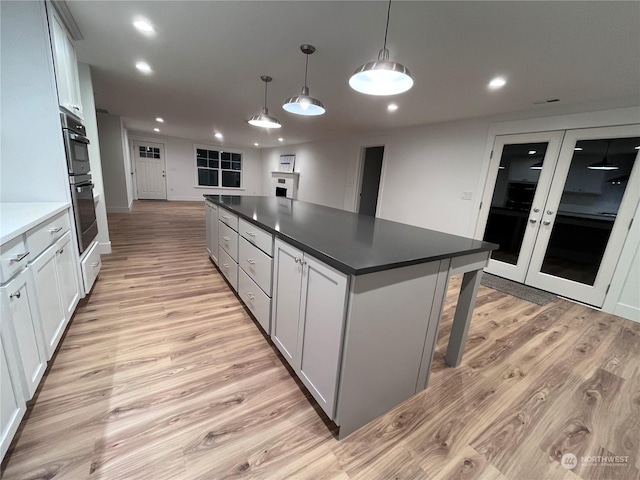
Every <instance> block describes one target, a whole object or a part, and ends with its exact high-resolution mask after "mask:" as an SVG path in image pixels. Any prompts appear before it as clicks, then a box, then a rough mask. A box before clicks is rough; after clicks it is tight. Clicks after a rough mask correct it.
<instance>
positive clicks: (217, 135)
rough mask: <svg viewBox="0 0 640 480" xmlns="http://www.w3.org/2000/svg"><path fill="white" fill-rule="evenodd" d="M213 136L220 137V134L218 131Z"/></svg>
mask: <svg viewBox="0 0 640 480" xmlns="http://www.w3.org/2000/svg"><path fill="white" fill-rule="evenodd" d="M214 137H216V138H222V134H221V133H220V132H216V133H215V135H214Z"/></svg>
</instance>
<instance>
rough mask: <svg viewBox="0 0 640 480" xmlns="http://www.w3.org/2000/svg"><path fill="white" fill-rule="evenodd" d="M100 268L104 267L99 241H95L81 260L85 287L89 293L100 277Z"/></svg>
mask: <svg viewBox="0 0 640 480" xmlns="http://www.w3.org/2000/svg"><path fill="white" fill-rule="evenodd" d="M100 268H102V261H101V260H100V248H99V246H98V242H97V241H94V242H93V243H92V244H91V246H90V247H89V249H88V250H87V253H86V254H84V258H83V259H82V260H81V261H80V269H81V270H82V281H83V287H84V291H85V293H86V294H87V295H88V294H89V292H90V291H91V289H92V288H93V284H94V283H95V281H96V279H97V278H98V274H99V273H100Z"/></svg>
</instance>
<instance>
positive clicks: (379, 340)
mask: <svg viewBox="0 0 640 480" xmlns="http://www.w3.org/2000/svg"><path fill="white" fill-rule="evenodd" d="M446 262H447V264H448V262H449V261H448V260H447V261H446ZM440 264H441V262H440V261H436V262H431V263H424V264H419V265H412V266H409V267H404V268H397V269H393V270H388V271H384V272H376V273H371V274H367V275H358V276H354V277H352V279H351V288H350V293H349V296H350V301H349V310H348V312H347V322H346V328H345V339H344V349H343V356H342V369H341V377H340V388H339V391H338V404H337V409H336V418H335V421H336V424H338V425H339V426H340V433H339V438H340V439H342V438H344V437H346V436H347V435H349V434H350V433H352V432H354V431H356V430H357V429H359V428H360V427H362V426H364V425H365V424H367V423H369V422H370V421H371V420H373V419H375V418H377V417H379V416H380V415H382V414H383V413H385V412H387V411H389V410H390V409H392V408H393V407H395V406H396V405H398V404H399V403H401V402H402V401H404V400H406V399H407V398H409V397H411V396H412V395H414V394H415V393H416V386H417V384H418V381H419V373H420V366H421V364H422V358H423V355H424V354H426V355H429V356H431V355H432V352H431V351H429V352H425V351H424V347H425V338H426V335H427V327H428V325H429V317H430V314H431V310H432V306H433V304H434V303H436V304H438V305H440V304H441V303H442V298H439V299H436V298H434V297H435V296H436V290H437V289H436V286H437V284H438V277H439V274H440ZM440 297H442V295H441V296H440ZM437 312H438V313H440V309H439V307H438V308H437Z"/></svg>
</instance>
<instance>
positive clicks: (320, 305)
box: [271, 240, 349, 418]
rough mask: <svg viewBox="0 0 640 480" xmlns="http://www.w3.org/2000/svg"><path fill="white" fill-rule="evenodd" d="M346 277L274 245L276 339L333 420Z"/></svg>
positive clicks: (287, 247)
mask: <svg viewBox="0 0 640 480" xmlns="http://www.w3.org/2000/svg"><path fill="white" fill-rule="evenodd" d="M348 285H349V279H348V277H347V276H346V275H345V274H343V273H342V272H339V271H337V270H335V269H334V268H331V267H329V266H328V265H326V264H324V263H322V262H320V261H318V260H316V259H315V258H313V257H311V256H309V255H307V254H303V253H302V252H301V251H300V250H298V249H296V248H294V247H292V246H291V245H289V244H287V243H285V242H282V241H280V240H276V242H275V256H274V283H273V299H274V300H273V313H272V318H273V328H272V333H271V335H272V339H273V341H274V343H275V344H276V346H277V347H278V349H279V350H280V351H281V352H282V354H283V355H284V356H285V358H286V359H287V361H288V362H289V363H290V364H291V366H292V367H293V369H294V370H295V372H296V373H297V374H298V376H299V377H300V379H301V380H302V382H303V383H304V384H305V386H306V387H307V388H308V389H309V391H310V392H311V394H312V395H313V397H314V398H315V399H316V401H317V402H318V404H319V405H320V406H321V407H322V409H323V410H324V411H325V413H326V414H327V415H328V416H329V417H330V418H334V410H335V402H336V393H337V389H338V375H339V370H340V352H341V351H342V332H343V326H344V320H345V314H346V305H347V291H348Z"/></svg>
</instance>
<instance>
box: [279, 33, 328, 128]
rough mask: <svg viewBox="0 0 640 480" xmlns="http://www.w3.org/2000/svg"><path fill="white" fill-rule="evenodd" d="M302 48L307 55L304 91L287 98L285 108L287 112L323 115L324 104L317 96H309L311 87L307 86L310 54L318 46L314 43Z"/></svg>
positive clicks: (283, 106) (301, 46)
mask: <svg viewBox="0 0 640 480" xmlns="http://www.w3.org/2000/svg"><path fill="white" fill-rule="evenodd" d="M300 50H302V53H304V54H305V55H306V57H307V59H306V62H305V65H304V87H302V93H301V94H300V95H296V96H294V97H291V98H288V99H287V100H285V102H284V105H282V108H284V109H285V110H286V111H287V112H290V113H295V114H296V115H307V116H311V115H322V114H323V113H324V112H325V109H324V105H323V104H322V102H321V101H320V100H318V99H317V98H313V97H310V96H309V87H307V69H308V67H309V55H311V54H312V53H313V52H315V51H316V47H314V46H313V45H306V44H305V45H300Z"/></svg>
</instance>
